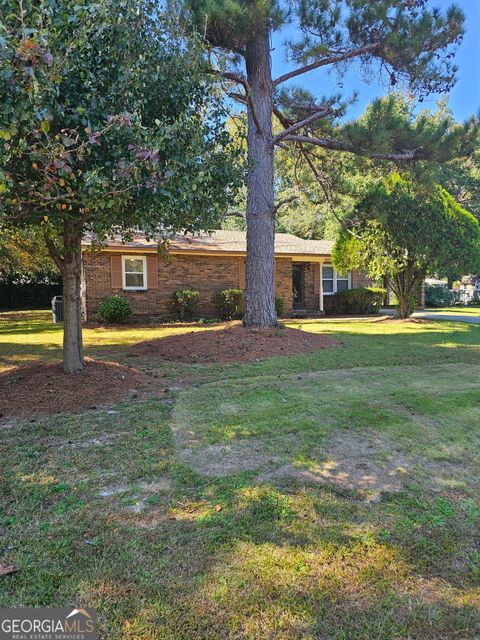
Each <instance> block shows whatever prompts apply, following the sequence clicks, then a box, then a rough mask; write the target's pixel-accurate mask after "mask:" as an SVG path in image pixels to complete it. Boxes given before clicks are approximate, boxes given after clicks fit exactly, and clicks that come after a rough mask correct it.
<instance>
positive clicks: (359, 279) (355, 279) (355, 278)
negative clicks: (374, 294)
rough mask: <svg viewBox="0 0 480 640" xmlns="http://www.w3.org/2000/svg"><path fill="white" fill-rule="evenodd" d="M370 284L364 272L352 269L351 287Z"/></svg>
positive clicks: (356, 287)
mask: <svg viewBox="0 0 480 640" xmlns="http://www.w3.org/2000/svg"><path fill="white" fill-rule="evenodd" d="M371 285H372V281H371V280H370V278H367V276H366V275H365V274H363V273H360V271H352V289H358V288H360V287H370V286H371Z"/></svg>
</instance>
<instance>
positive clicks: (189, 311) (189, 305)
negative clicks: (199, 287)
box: [173, 289, 200, 321]
mask: <svg viewBox="0 0 480 640" xmlns="http://www.w3.org/2000/svg"><path fill="white" fill-rule="evenodd" d="M199 298H200V293H199V292H198V291H192V290H191V289H178V290H177V291H175V293H174V294H173V306H174V307H175V311H176V314H177V316H178V318H179V320H182V321H184V320H187V321H189V320H193V317H194V314H195V309H196V307H197V305H198V301H199Z"/></svg>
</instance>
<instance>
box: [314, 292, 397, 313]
mask: <svg viewBox="0 0 480 640" xmlns="http://www.w3.org/2000/svg"><path fill="white" fill-rule="evenodd" d="M386 293H387V292H386V290H385V289H381V288H380V287H362V288H359V289H346V290H345V291H339V292H337V293H335V294H333V295H332V296H325V297H324V309H325V313H326V315H357V314H358V315H367V314H372V313H377V312H378V311H379V310H380V309H381V307H382V306H383V303H384V300H385V295H386Z"/></svg>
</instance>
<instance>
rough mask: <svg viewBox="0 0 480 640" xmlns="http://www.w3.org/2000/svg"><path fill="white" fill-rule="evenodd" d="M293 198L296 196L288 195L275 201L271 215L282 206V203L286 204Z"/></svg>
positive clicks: (295, 198) (296, 197)
mask: <svg viewBox="0 0 480 640" xmlns="http://www.w3.org/2000/svg"><path fill="white" fill-rule="evenodd" d="M294 200H298V196H289V197H288V198H283V200H280V201H279V202H277V204H276V205H275V206H274V207H273V215H276V213H277V211H278V210H279V209H280V207H283V205H285V204H288V203H289V202H293V201H294Z"/></svg>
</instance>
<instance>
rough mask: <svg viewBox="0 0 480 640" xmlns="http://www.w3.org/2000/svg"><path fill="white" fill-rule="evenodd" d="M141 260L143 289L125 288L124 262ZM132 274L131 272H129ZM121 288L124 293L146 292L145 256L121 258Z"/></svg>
mask: <svg viewBox="0 0 480 640" xmlns="http://www.w3.org/2000/svg"><path fill="white" fill-rule="evenodd" d="M132 259H133V260H142V262H143V287H127V284H126V273H125V260H132ZM129 273H133V271H129ZM122 288H123V290H124V291H146V290H147V256H135V255H127V256H122Z"/></svg>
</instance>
